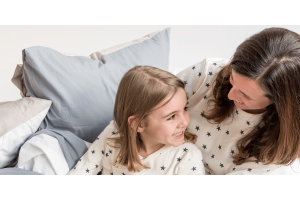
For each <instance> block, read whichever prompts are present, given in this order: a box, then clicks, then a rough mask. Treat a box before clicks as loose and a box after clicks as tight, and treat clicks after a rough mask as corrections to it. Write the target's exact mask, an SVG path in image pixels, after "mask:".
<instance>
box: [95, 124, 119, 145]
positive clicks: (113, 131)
mask: <svg viewBox="0 0 300 200" xmlns="http://www.w3.org/2000/svg"><path fill="white" fill-rule="evenodd" d="M115 137H118V134H117V127H116V125H115V122H114V120H112V121H111V122H110V123H109V124H108V125H107V126H106V128H105V129H104V130H103V131H102V132H101V133H100V134H99V136H98V137H97V138H96V141H97V140H102V141H104V140H106V139H108V138H115Z"/></svg>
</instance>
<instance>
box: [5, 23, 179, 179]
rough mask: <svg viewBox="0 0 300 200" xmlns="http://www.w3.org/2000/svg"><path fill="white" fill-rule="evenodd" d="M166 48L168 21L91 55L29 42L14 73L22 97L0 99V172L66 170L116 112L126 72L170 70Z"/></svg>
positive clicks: (45, 172) (49, 172)
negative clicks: (145, 67) (145, 68)
mask: <svg viewBox="0 0 300 200" xmlns="http://www.w3.org/2000/svg"><path fill="white" fill-rule="evenodd" d="M169 50H170V28H167V29H164V30H159V31H156V32H154V33H150V34H148V35H146V36H144V37H142V38H139V39H136V40H133V41H131V42H127V43H123V44H120V45H117V46H114V47H111V48H108V49H105V50H101V51H98V52H94V53H92V54H91V55H90V56H88V57H87V56H76V55H72V54H62V53H60V52H58V51H56V50H54V49H51V48H47V47H42V46H34V47H30V48H26V49H24V50H23V51H22V60H23V64H18V65H17V67H16V70H15V72H14V74H13V77H12V82H13V83H14V84H15V85H16V87H18V88H19V90H20V95H21V97H22V98H21V99H19V100H16V101H13V102H2V103H0V113H1V115H0V174H1V175H12V174H16V175H42V174H43V175H65V174H67V173H68V172H69V171H70V169H72V168H73V166H74V165H75V164H76V162H77V161H78V160H79V159H80V157H81V156H82V155H83V154H84V153H85V152H86V151H87V149H88V147H89V146H90V145H91V143H92V142H93V141H94V140H95V139H96V138H97V137H98V135H99V134H100V133H101V132H102V130H103V129H104V128H105V127H106V126H107V125H108V124H109V122H110V121H111V120H112V118H113V107H114V100H115V95H116V92H117V88H118V84H119V82H120V80H121V78H122V76H123V75H124V73H126V71H128V70H129V69H130V68H132V67H134V66H137V65H150V66H154V67H158V68H160V69H163V70H168V67H169ZM176 72H178V70H176ZM176 72H175V71H174V72H173V73H176ZM4 113H5V114H4Z"/></svg>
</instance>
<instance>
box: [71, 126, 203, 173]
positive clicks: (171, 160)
mask: <svg viewBox="0 0 300 200" xmlns="http://www.w3.org/2000/svg"><path fill="white" fill-rule="evenodd" d="M115 133H116V127H115V126H114V123H113V121H111V122H110V124H109V125H108V126H107V127H106V128H105V130H104V131H103V132H102V133H101V134H100V135H99V137H98V138H97V139H96V140H95V141H94V143H93V144H92V145H91V146H90V148H89V149H88V151H87V152H86V153H85V154H84V155H83V156H82V157H81V158H80V160H79V161H78V162H77V164H76V166H75V167H74V168H73V169H72V170H71V171H70V172H69V173H68V174H69V175H93V174H94V175H95V174H98V173H99V172H101V174H102V175H204V174H205V171H204V165H203V161H202V160H203V158H202V154H201V151H200V150H199V149H198V148H197V147H196V145H194V144H192V143H184V144H182V145H181V146H179V147H173V146H170V145H165V146H164V147H162V148H161V149H159V150H158V151H156V152H154V153H153V154H151V155H149V156H148V157H147V158H145V159H144V160H142V161H143V163H144V164H146V165H147V166H148V167H150V169H143V170H142V171H140V172H136V173H134V172H129V171H128V169H127V167H126V166H119V167H115V166H113V165H112V162H114V161H115V158H116V157H117V155H118V153H119V149H118V148H114V147H112V146H110V145H108V144H107V143H108V141H107V138H114V137H118V136H117V134H115ZM109 144H112V143H111V142H110V143H109Z"/></svg>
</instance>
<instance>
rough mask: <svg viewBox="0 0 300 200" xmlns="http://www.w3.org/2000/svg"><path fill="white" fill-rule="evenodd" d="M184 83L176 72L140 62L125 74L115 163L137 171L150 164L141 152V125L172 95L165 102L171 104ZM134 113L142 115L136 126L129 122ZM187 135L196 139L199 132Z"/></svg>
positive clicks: (117, 106) (119, 96)
mask: <svg viewBox="0 0 300 200" xmlns="http://www.w3.org/2000/svg"><path fill="white" fill-rule="evenodd" d="M184 87H185V85H184V83H183V82H182V81H181V80H180V79H179V78H177V77H176V76H175V75H173V74H171V73H169V72H167V71H164V70H161V69H158V68H155V67H151V66H136V67H134V68H132V69H130V70H129V71H128V72H127V73H126V74H125V75H124V76H123V78H122V80H121V82H120V84H119V88H118V91H117V95H116V101H115V107H114V121H115V126H116V127H117V130H118V131H117V134H119V137H117V138H109V141H113V142H114V147H118V148H120V151H119V154H118V156H117V158H116V160H115V163H113V164H114V165H115V166H119V165H125V166H127V167H128V170H129V171H134V172H135V171H140V170H141V169H143V168H148V167H147V166H145V165H144V164H143V163H142V161H141V159H140V157H139V154H138V149H139V148H140V146H141V145H142V141H141V139H140V137H139V133H138V132H137V128H138V127H139V125H140V123H141V122H142V120H145V119H147V116H149V114H151V112H152V111H154V107H155V106H156V105H158V104H159V103H160V102H161V101H163V100H165V99H166V98H169V97H171V98H169V99H168V101H166V102H165V104H167V103H168V102H169V101H170V100H171V99H172V97H173V96H174V95H175V94H176V92H177V90H178V89H183V90H184ZM165 104H164V105H165ZM162 106H163V105H162ZM156 109H158V108H156ZM130 116H134V117H135V118H136V119H138V123H137V126H136V129H135V130H134V129H132V128H131V126H130V124H129V123H128V118H129V117H130ZM184 139H185V141H187V142H192V143H195V142H196V140H197V136H196V135H194V134H191V133H187V132H186V133H185V134H184Z"/></svg>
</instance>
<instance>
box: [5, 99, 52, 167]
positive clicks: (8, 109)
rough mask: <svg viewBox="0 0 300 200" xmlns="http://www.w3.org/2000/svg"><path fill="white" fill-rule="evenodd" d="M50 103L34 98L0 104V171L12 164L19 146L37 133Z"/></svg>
mask: <svg viewBox="0 0 300 200" xmlns="http://www.w3.org/2000/svg"><path fill="white" fill-rule="evenodd" d="M51 103H52V101H50V100H44V99H39V98H35V97H25V98H22V99H19V100H17V101H11V102H1V103H0V169H1V168H3V167H5V166H7V165H9V164H11V163H12V161H13V160H14V159H15V158H16V156H17V154H18V150H19V148H20V146H21V145H22V144H23V143H24V142H25V140H26V139H27V138H28V137H29V136H30V135H31V134H32V133H34V132H36V131H37V129H38V127H39V126H40V124H41V122H42V121H43V119H44V118H45V116H46V114H47V112H48V110H49V108H50V106H51Z"/></svg>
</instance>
